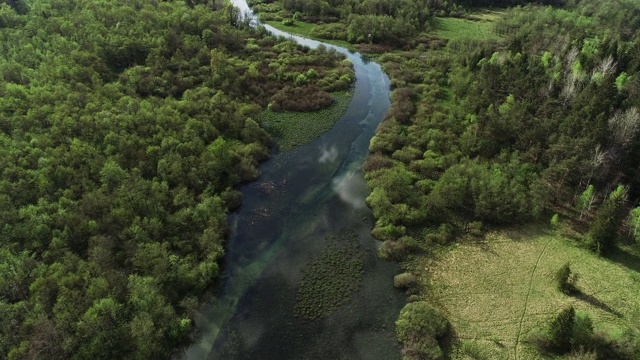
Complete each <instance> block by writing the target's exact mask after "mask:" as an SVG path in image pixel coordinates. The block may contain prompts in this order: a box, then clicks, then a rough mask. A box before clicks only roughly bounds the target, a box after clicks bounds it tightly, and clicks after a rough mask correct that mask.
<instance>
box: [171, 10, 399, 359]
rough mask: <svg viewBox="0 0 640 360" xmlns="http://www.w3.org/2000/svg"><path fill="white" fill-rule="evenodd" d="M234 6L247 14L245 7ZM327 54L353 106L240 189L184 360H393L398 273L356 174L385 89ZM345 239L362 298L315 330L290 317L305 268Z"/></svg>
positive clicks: (366, 72)
mask: <svg viewBox="0 0 640 360" xmlns="http://www.w3.org/2000/svg"><path fill="white" fill-rule="evenodd" d="M234 4H235V5H236V6H238V7H239V8H240V10H242V11H247V10H248V8H247V6H246V3H244V0H237V1H234ZM269 30H270V31H272V32H275V33H277V34H283V33H282V32H279V31H277V30H275V29H273V28H269ZM294 38H295V39H296V40H297V41H298V42H300V43H303V44H305V45H308V46H311V47H315V46H318V45H319V43H318V42H316V41H313V40H309V39H304V38H299V37H294ZM328 47H332V48H335V49H336V50H338V51H340V52H342V53H345V54H346V55H347V56H348V58H349V59H350V60H351V61H352V62H353V64H354V67H355V70H356V78H357V80H356V84H355V94H354V97H353V100H352V102H351V104H350V106H349V108H348V110H347V112H346V113H345V115H344V116H343V117H342V118H341V119H340V120H339V121H338V122H337V124H336V125H335V127H334V128H333V129H332V130H331V131H329V132H327V133H325V134H324V135H322V136H321V137H320V138H318V139H317V140H315V141H313V142H312V143H310V144H308V145H305V146H303V147H300V148H298V149H296V150H293V151H291V152H287V153H284V154H277V155H275V156H273V157H272V159H271V160H269V161H268V162H266V163H264V164H263V165H262V167H261V171H262V175H261V176H260V178H259V179H258V181H256V182H253V183H251V184H250V185H247V186H246V187H244V188H243V189H242V193H243V205H242V207H241V209H240V210H239V211H238V212H237V213H235V214H233V215H232V216H231V222H232V236H231V238H230V239H229V241H228V247H227V253H226V255H225V259H224V265H223V274H222V276H223V280H222V284H221V288H220V289H219V290H218V291H219V293H218V295H217V300H216V302H215V303H213V304H210V305H208V306H207V307H206V308H205V309H204V310H203V311H202V313H201V315H200V317H199V318H198V319H197V321H196V325H197V328H198V329H199V331H200V333H201V340H200V342H199V343H197V344H195V345H194V346H192V347H190V348H189V349H188V350H187V351H186V352H185V354H184V356H183V358H185V359H189V360H195V359H225V360H226V359H296V360H298V359H372V360H375V359H381V360H382V359H384V360H388V359H399V358H400V352H399V345H398V343H397V342H396V340H395V332H394V327H393V323H394V321H395V319H396V317H397V315H398V312H399V311H400V308H401V307H402V306H403V305H404V297H403V295H402V294H400V293H399V292H398V291H397V290H395V289H394V288H393V284H392V282H393V281H392V278H393V275H395V274H397V273H398V271H399V267H398V266H397V265H395V264H391V263H386V262H383V261H381V260H379V259H378V258H377V248H378V246H379V245H380V243H379V242H378V241H376V240H374V239H373V238H372V237H371V236H370V234H369V232H370V229H371V228H372V225H373V223H372V221H373V218H372V215H371V211H370V210H369V209H368V208H367V206H366V204H365V198H366V196H367V195H368V190H367V187H366V184H365V182H364V178H363V174H362V171H361V164H362V162H363V160H364V158H365V157H366V155H367V153H368V146H369V140H370V139H371V137H372V136H373V134H374V131H375V128H376V126H377V124H378V123H379V122H380V120H381V119H382V117H383V116H384V114H385V113H386V112H387V110H388V109H389V79H388V77H387V76H386V75H385V74H384V73H383V72H382V70H381V69H380V66H379V65H378V64H376V63H374V62H367V61H364V60H363V59H362V58H361V57H360V55H359V54H351V53H349V52H348V51H347V50H346V49H342V48H338V47H335V46H330V45H329V46H328ZM345 232H349V233H355V234H356V235H357V237H358V241H359V243H360V249H361V252H362V257H363V265H364V276H363V279H362V285H361V287H360V290H358V291H357V292H355V293H354V294H352V296H351V301H350V302H349V303H347V304H346V305H342V306H341V307H339V308H337V309H336V310H335V311H334V312H333V313H331V314H330V315H328V316H327V317H325V318H323V319H321V320H316V321H309V320H304V319H301V318H299V317H296V316H294V310H293V309H294V304H295V295H296V291H297V289H298V284H299V281H300V278H301V272H302V270H303V269H304V267H305V265H306V264H308V263H309V261H310V260H311V259H313V257H314V256H317V255H318V254H319V253H320V251H322V250H323V249H324V248H325V247H326V246H327V243H328V240H327V238H326V237H327V235H332V234H340V233H345Z"/></svg>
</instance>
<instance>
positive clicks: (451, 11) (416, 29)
mask: <svg viewBox="0 0 640 360" xmlns="http://www.w3.org/2000/svg"><path fill="white" fill-rule="evenodd" d="M248 2H249V4H250V5H252V6H253V9H254V10H255V11H256V12H259V13H260V18H261V19H262V20H264V21H269V20H277V21H282V23H283V24H287V25H293V24H294V20H299V21H302V22H306V23H314V24H316V25H317V27H315V28H314V29H313V30H312V32H311V36H313V37H317V38H320V39H326V40H343V41H348V42H350V43H352V44H358V47H359V48H361V49H362V50H364V51H366V52H383V51H384V50H388V49H391V48H410V47H411V46H412V45H415V44H416V43H419V42H421V41H424V38H423V35H424V32H428V31H432V30H435V29H436V28H437V23H436V21H435V16H451V17H468V15H469V14H470V13H469V11H470V9H473V8H475V7H478V6H498V7H504V6H515V5H525V4H527V3H529V2H530V1H526V0H475V1H474V0H461V1H446V0H444V1H443V0H398V1H390V0H327V1H320V0H277V1H274V0H250V1H248ZM537 3H542V4H555V5H560V4H562V3H564V1H562V0H542V1H538V2H537ZM293 31H294V32H295V30H293ZM366 44H369V45H373V44H376V45H380V46H366Z"/></svg>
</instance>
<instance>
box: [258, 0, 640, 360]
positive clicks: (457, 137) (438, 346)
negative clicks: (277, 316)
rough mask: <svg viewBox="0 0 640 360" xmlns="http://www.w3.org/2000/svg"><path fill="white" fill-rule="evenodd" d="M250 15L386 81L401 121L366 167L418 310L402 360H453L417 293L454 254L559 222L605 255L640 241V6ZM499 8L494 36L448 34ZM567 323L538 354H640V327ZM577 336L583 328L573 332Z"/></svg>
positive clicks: (289, 8) (570, 319) (403, 332)
mask: <svg viewBox="0 0 640 360" xmlns="http://www.w3.org/2000/svg"><path fill="white" fill-rule="evenodd" d="M313 4H315V7H314V6H313ZM318 4H320V5H319V6H318ZM513 5H518V6H515V7H511V8H504V6H513ZM413 6H415V7H413ZM477 6H484V7H490V8H488V9H487V8H483V9H478V8H477ZM500 7H502V8H500ZM255 8H256V9H257V10H258V11H259V12H260V14H261V16H262V17H263V18H265V19H270V20H277V21H280V20H281V19H282V24H283V28H285V27H286V28H288V29H292V30H290V31H295V29H296V22H297V21H305V22H307V23H311V24H313V25H312V29H313V30H312V31H311V35H312V36H315V37H318V38H323V39H328V40H329V41H332V40H342V41H348V42H350V43H353V44H355V47H356V48H358V49H360V50H365V51H366V50H371V51H376V52H378V53H379V55H377V57H376V61H378V62H380V63H381V64H382V66H383V68H384V70H385V71H386V72H387V73H388V74H389V76H390V78H391V83H392V87H393V89H394V90H393V92H392V95H391V101H392V105H391V110H390V111H389V113H388V114H387V116H386V118H385V120H383V122H382V123H381V125H380V126H379V127H378V129H377V132H376V135H375V137H374V138H373V140H372V141H371V145H370V152H371V154H370V156H369V158H368V159H367V160H366V162H365V164H364V170H365V173H366V179H367V182H368V184H369V187H370V188H371V190H372V192H371V194H370V196H369V197H368V199H367V203H368V204H369V206H370V207H371V208H372V210H373V213H374V216H375V218H376V220H377V221H376V224H375V227H374V229H373V230H372V234H373V235H374V236H375V237H376V238H378V239H380V240H382V241H383V244H382V246H381V248H380V256H381V257H382V258H384V259H388V260H393V261H398V262H400V263H401V264H402V266H403V268H405V269H406V270H407V271H408V273H405V274H402V276H400V275H399V276H400V277H398V278H397V279H396V282H397V285H398V287H400V288H405V289H408V290H407V294H408V295H412V296H410V300H411V299H414V300H413V301H417V302H415V303H409V304H408V305H407V307H406V308H405V309H404V310H403V311H402V312H401V314H400V317H399V319H398V322H397V323H396V326H397V332H398V338H399V340H400V341H402V342H403V343H404V346H405V348H404V350H403V355H404V357H405V358H406V359H431V358H437V359H439V358H443V357H444V356H445V355H444V350H442V349H445V348H447V347H448V348H451V341H453V340H455V339H453V340H452V336H453V335H451V333H450V332H449V330H450V328H449V327H448V326H447V324H446V320H444V318H446V314H443V313H442V312H441V311H440V310H438V306H437V304H433V303H431V304H430V303H428V301H418V300H422V299H425V298H428V295H425V293H428V292H429V289H426V288H424V287H421V285H420V284H421V283H422V284H425V283H426V282H427V281H428V280H427V279H428V277H429V276H430V275H429V274H424V275H423V278H416V277H415V276H414V275H413V274H411V273H410V272H411V271H420V270H419V269H416V268H418V267H419V264H421V262H420V261H422V260H423V259H425V258H429V257H430V256H436V254H438V253H441V252H442V251H446V250H443V249H446V246H447V245H450V244H452V243H455V242H465V241H481V239H482V237H483V234H485V232H486V231H488V230H495V229H502V228H507V227H513V226H522V225H524V224H532V223H541V222H542V223H547V224H548V222H549V219H550V218H551V219H552V220H551V223H552V224H553V225H554V226H556V227H557V228H559V230H558V231H559V234H560V235H561V236H565V237H567V238H570V239H572V240H573V241H574V244H575V246H577V247H581V248H585V249H589V250H590V251H592V252H593V253H594V254H595V255H594V256H603V257H607V256H609V255H610V254H612V253H615V252H616V251H618V252H619V249H618V247H619V246H626V245H627V244H633V243H635V242H636V241H638V240H640V237H639V235H640V233H638V228H639V227H640V226H639V225H640V218H639V214H640V210H639V209H640V208H638V207H637V203H638V196H639V195H640V193H639V191H640V190H639V189H640V188H639V187H638V186H639V185H640V184H639V181H640V173H639V172H638V169H639V166H640V163H639V162H640V141H638V132H639V130H640V112H639V111H638V106H639V105H640V75H639V72H638V71H639V70H640V53H639V49H640V35H639V34H640V33H639V32H638V30H639V29H640V7H639V6H638V4H637V3H635V2H632V1H624V0H618V1H611V2H606V3H604V2H598V1H588V0H583V1H549V2H535V3H531V4H529V2H524V1H477V2H474V1H459V2H439V1H424V2H419V1H417V2H410V4H409V3H406V4H405V3H403V2H401V1H400V2H388V1H384V0H380V1H355V0H354V1H348V0H345V1H339V2H320V3H318V2H314V1H289V0H282V1H275V2H269V1H264V2H256V5H255ZM415 9H419V10H415ZM495 10H499V12H498V14H499V15H491V16H492V17H494V19H492V21H491V23H490V24H488V25H486V26H490V29H491V34H490V36H486V37H482V36H480V34H471V35H468V34H467V35H466V36H459V37H450V38H447V37H443V36H439V35H438V30H439V29H438V26H439V25H438V24H441V23H442V19H443V18H442V17H445V18H444V19H445V20H448V19H449V18H451V17H454V18H460V22H457V23H456V24H461V23H463V22H464V21H475V22H478V23H482V22H483V21H485V18H486V17H485V18H483V17H482V15H478V14H482V13H483V11H484V12H492V11H495ZM493 14H495V12H493ZM289 19H292V21H293V22H290V21H289ZM294 20H295V21H294ZM292 25H293V26H292ZM358 30H362V31H360V32H358ZM453 32H455V29H454V30H453ZM371 44H374V45H375V44H378V45H382V46H378V47H372V46H370V45H371ZM565 270H566V269H565ZM565 272H566V271H565ZM564 279H565V282H566V281H569V280H567V279H569V272H566V276H565V277H564ZM566 286H567V285H566V283H562V281H561V284H560V285H559V288H560V289H564V290H566V289H567V287H566ZM568 293H571V291H568ZM561 310H562V311H561ZM557 312H558V317H557V318H555V319H554V320H553V321H551V325H550V326H551V328H552V330H550V332H549V334H547V335H545V336H544V339H543V340H540V339H538V340H539V341H537V342H536V341H532V343H537V344H538V345H539V347H540V351H541V353H542V354H546V356H555V355H562V354H568V353H572V356H576V357H574V358H589V359H591V358H593V359H596V358H598V359H611V358H619V359H636V358H638V356H640V335H639V334H640V332H639V329H640V327H638V324H637V321H636V322H633V321H632V325H630V326H629V327H628V328H626V329H624V336H622V337H618V338H612V337H608V335H606V334H605V335H602V334H594V333H593V326H592V323H591V320H590V319H589V318H588V316H587V317H585V316H586V315H585V314H578V315H576V313H575V311H574V309H573V308H571V309H564V310H563V309H557ZM585 319H586V320H585ZM425 323H431V324H432V325H430V326H426V325H424V324H425ZM576 324H577V325H576ZM580 324H582V325H580ZM572 326H574V328H573V329H574V330H575V329H576V328H575V327H580V326H583V328H582V330H580V331H581V332H579V333H575V334H574V333H572V331H574V330H571V329H572ZM575 331H578V330H575ZM621 331H622V330H621ZM562 338H564V339H571V340H566V341H564V342H562V344H560V343H559V342H558V341H560V340H558V339H562ZM574 338H575V339H574ZM574 340H575V341H574ZM569 341H570V342H569ZM578 353H579V354H582V356H584V357H579V356H578V355H576V354H578ZM480 358H482V357H480ZM488 358H490V357H488Z"/></svg>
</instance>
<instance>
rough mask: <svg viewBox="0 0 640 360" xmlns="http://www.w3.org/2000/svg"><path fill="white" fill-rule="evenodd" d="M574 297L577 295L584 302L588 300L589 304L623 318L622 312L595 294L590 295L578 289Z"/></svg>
mask: <svg viewBox="0 0 640 360" xmlns="http://www.w3.org/2000/svg"><path fill="white" fill-rule="evenodd" d="M573 297H575V298H576V299H578V300H582V301H584V302H586V303H587V304H589V305H591V306H594V307H597V308H598V309H600V310H602V311H606V312H608V313H609V314H611V315H613V316H615V317H618V318H622V316H623V315H622V313H620V312H618V311H616V310H615V309H613V308H611V307H610V306H609V305H607V304H605V303H604V302H602V301H600V300H599V299H598V298H596V297H595V296H593V295H589V294H585V293H583V292H582V291H580V290H578V291H577V292H575V293H574V294H573Z"/></svg>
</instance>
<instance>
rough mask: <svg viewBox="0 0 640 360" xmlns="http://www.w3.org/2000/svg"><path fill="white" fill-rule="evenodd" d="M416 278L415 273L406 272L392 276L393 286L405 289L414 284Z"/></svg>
mask: <svg viewBox="0 0 640 360" xmlns="http://www.w3.org/2000/svg"><path fill="white" fill-rule="evenodd" d="M417 280H418V279H417V278H416V276H415V275H413V274H412V273H408V272H406V273H402V274H398V275H396V276H394V277H393V286H395V287H396V288H399V289H406V288H410V287H412V286H413V285H415V284H416V282H417Z"/></svg>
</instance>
